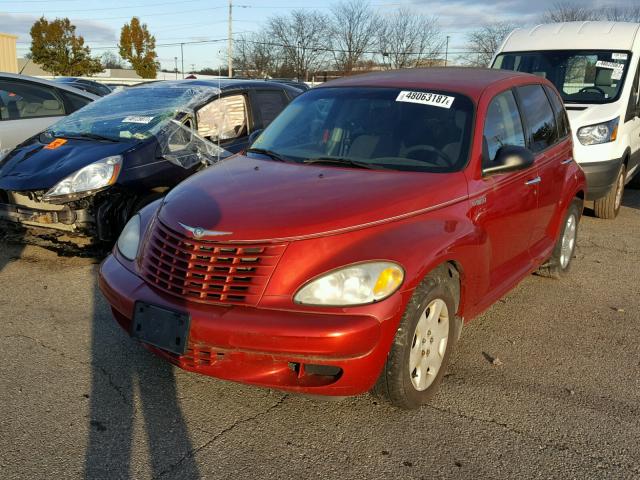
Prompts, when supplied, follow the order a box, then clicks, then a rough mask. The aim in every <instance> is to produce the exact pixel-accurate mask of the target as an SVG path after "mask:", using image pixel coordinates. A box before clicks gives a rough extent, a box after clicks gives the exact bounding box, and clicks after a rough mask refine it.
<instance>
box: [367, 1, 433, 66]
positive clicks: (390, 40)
mask: <svg viewBox="0 0 640 480" xmlns="http://www.w3.org/2000/svg"><path fill="white" fill-rule="evenodd" d="M377 44H378V50H379V51H380V53H381V54H382V61H383V63H384V64H385V66H386V67H387V68H410V67H416V66H418V65H422V64H425V63H429V62H430V61H433V60H434V59H435V58H437V57H438V56H439V55H440V53H441V52H442V50H443V48H444V44H445V40H444V39H443V37H442V33H441V32H440V28H439V26H438V20H437V18H435V17H429V16H426V15H421V14H417V13H416V12H414V11H412V10H408V9H406V8H401V9H399V10H397V11H396V12H395V13H394V14H392V15H390V16H388V17H386V18H384V19H383V21H382V23H381V26H380V28H379V29H378V39H377Z"/></svg>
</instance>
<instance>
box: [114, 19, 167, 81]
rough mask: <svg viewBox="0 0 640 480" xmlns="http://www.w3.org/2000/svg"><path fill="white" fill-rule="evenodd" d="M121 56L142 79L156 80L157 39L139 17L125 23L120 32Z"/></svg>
mask: <svg viewBox="0 0 640 480" xmlns="http://www.w3.org/2000/svg"><path fill="white" fill-rule="evenodd" d="M119 47H120V56H121V57H122V58H124V59H125V60H127V61H128V62H129V63H131V66H132V67H133V68H134V70H135V71H136V73H137V74H138V75H140V76H141V77H142V78H156V73H157V71H158V64H157V62H156V57H157V55H156V51H155V49H156V39H155V37H154V36H153V35H151V34H150V33H149V30H148V29H147V25H146V24H140V20H139V19H138V18H137V17H133V18H132V19H131V22H130V23H128V24H127V23H125V24H124V26H123V27H122V30H121V31H120V45H119Z"/></svg>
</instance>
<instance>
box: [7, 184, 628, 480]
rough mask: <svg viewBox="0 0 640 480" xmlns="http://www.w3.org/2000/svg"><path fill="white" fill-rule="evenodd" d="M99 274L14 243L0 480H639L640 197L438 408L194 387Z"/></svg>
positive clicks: (514, 308)
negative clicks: (126, 323)
mask: <svg viewBox="0 0 640 480" xmlns="http://www.w3.org/2000/svg"><path fill="white" fill-rule="evenodd" d="M97 268H98V266H97V264H95V262H94V261H92V260H89V259H80V258H64V257H58V256H57V255H56V254H55V253H52V252H50V251H47V250H43V249H40V248H38V247H22V246H20V245H14V244H11V245H9V244H6V243H0V325H1V326H2V331H1V332H0V478H2V479H13V478H82V477H85V478H136V479H147V478H163V479H171V478H182V479H185V478H198V477H200V478H234V479H241V478H251V479H256V478H283V479H288V478H291V479H300V478H323V479H324V478H328V479H331V478H341V479H344V478H348V479H357V478H383V479H387V478H416V479H420V478H443V477H448V478H456V477H457V478H531V477H540V478H640V332H639V327H640V191H639V190H628V191H627V192H626V193H625V198H624V207H623V208H622V211H621V213H620V216H619V218H618V219H617V220H615V221H603V220H597V219H595V218H592V217H589V216H588V215H587V216H586V217H584V218H583V221H582V223H581V227H580V232H579V242H578V251H577V256H576V258H575V259H574V264H573V268H572V271H571V272H570V274H569V275H568V276H567V277H566V278H564V279H563V280H561V281H554V280H550V279H546V278H542V277H538V276H535V275H532V276H530V277H528V278H527V279H526V280H525V281H524V282H523V283H522V284H521V285H520V286H519V287H518V288H516V289H515V290H514V291H513V292H511V293H510V294H509V295H508V296H507V297H505V298H504V299H502V300H501V301H500V302H498V303H497V304H496V305H494V306H493V307H492V308H491V309H490V310H488V311H487V312H486V313H485V314H484V315H483V316H482V317H480V318H477V319H476V320H474V321H473V322H471V323H470V324H468V325H467V326H466V327H465V328H464V330H463V334H462V339H461V341H460V343H459V344H458V349H457V353H456V355H455V358H454V361H453V364H452V365H451V366H450V368H449V370H448V375H447V377H446V379H445V381H444V383H443V385H442V389H441V391H440V393H439V394H438V395H437V397H436V399H435V401H434V402H433V403H432V404H431V405H429V406H425V407H424V408H422V409H421V410H419V411H409V412H407V411H401V410H397V409H394V408H392V407H389V406H387V405H386V404H384V403H383V402H380V401H378V400H376V399H375V398H373V397H371V396H369V395H363V396H360V397H356V398H350V399H346V400H342V401H324V400H317V399H312V398H307V397H301V396H297V395H291V394H284V393H282V392H278V391H271V390H266V389H259V388H254V387H249V386H243V385H238V384H233V383H227V382H223V381H219V380H216V379H213V378H208V377H203V376H199V375H194V374H189V373H185V372H183V371H180V370H178V369H176V368H174V367H172V366H169V365H167V364H166V363H164V362H162V361H160V360H159V359H157V358H155V357H154V356H153V355H151V354H150V353H148V352H147V351H146V350H145V349H143V348H142V347H141V346H139V345H138V344H136V343H134V342H133V341H131V340H130V339H129V338H128V337H127V335H126V334H125V333H124V332H122V331H121V330H120V328H119V327H117V326H116V324H115V322H114V321H113V320H112V318H111V315H110V312H109V310H108V308H107V305H106V302H105V301H104V300H103V299H102V297H101V295H100V293H99V291H98V289H97V285H96V272H97Z"/></svg>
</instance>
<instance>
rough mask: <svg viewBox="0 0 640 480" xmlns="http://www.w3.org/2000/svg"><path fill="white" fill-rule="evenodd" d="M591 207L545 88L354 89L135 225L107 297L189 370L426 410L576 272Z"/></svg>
mask: <svg viewBox="0 0 640 480" xmlns="http://www.w3.org/2000/svg"><path fill="white" fill-rule="evenodd" d="M584 196H585V179H584V175H583V173H582V171H581V169H580V168H579V167H578V165H577V164H576V163H575V162H574V161H573V157H572V144H571V136H570V134H569V124H568V122H567V116H566V113H565V111H564V109H563V106H562V101H561V100H560V98H559V96H558V94H557V92H556V90H555V89H554V87H553V86H552V85H551V83H549V82H547V81H546V80H544V79H542V78H538V77H535V76H531V75H527V74H520V73H515V72H507V71H499V70H483V69H478V70H472V69H456V68H447V69H415V70H404V71H397V72H387V73H375V74H371V75H362V76H355V77H350V78H345V79H341V80H338V81H334V82H330V83H327V84H325V85H322V86H321V87H320V88H315V89H313V90H311V91H309V92H307V93H305V94H303V95H301V96H300V97H298V98H297V99H296V100H295V101H293V102H292V103H291V104H290V105H289V106H288V107H287V108H286V109H285V110H284V111H283V113H282V114H281V115H280V116H279V117H278V118H277V119H276V120H275V121H273V123H272V124H271V125H270V126H269V127H268V128H267V129H266V130H265V131H264V132H262V134H261V135H260V137H259V138H258V139H257V141H256V142H255V143H254V144H253V146H252V148H250V149H249V150H248V151H247V152H246V154H245V155H244V156H242V155H237V156H235V157H231V158H230V159H228V160H224V161H222V162H220V163H218V164H216V165H214V166H213V167H211V168H209V169H207V170H205V171H203V172H201V173H199V174H197V175H195V176H193V177H191V178H189V179H188V180H186V181H185V182H184V183H182V184H180V185H179V186H178V187H176V188H175V189H174V190H173V191H171V192H170V193H169V194H168V195H167V196H166V197H165V198H164V199H163V200H161V201H158V202H156V203H154V204H151V205H149V206H148V207H146V208H145V209H143V210H142V211H140V212H139V213H138V214H137V215H135V216H134V217H133V218H131V220H130V221H129V223H128V225H127V227H126V228H125V230H124V232H123V233H122V236H121V238H120V239H119V240H118V243H117V246H116V247H115V248H114V252H113V254H112V255H111V256H110V257H109V258H107V259H106V260H105V262H104V263H103V265H102V268H101V271H100V285H101V288H102V291H103V292H104V295H105V296H106V298H107V299H108V300H109V302H110V304H111V305H112V308H113V313H114V315H115V317H116V319H117V320H118V322H119V323H120V324H121V325H122V327H123V328H124V329H125V330H126V331H127V332H129V334H130V335H131V336H132V337H134V338H136V339H138V340H139V341H141V342H142V343H143V344H144V345H145V346H146V347H147V348H149V349H150V350H151V351H153V352H155V353H156V354H158V355H160V356H162V357H163V358H165V359H166V360H168V361H170V362H172V363H174V364H176V365H178V366H179V367H181V368H184V369H186V370H189V371H193V372H197V373H202V374H205V375H211V376H214V377H218V378H223V379H227V380H234V381H238V382H244V383H250V384H255V385H262V386H265V387H270V388H279V389H284V390H290V391H297V392H304V393H311V394H321V395H337V396H344V395H355V394H359V393H361V392H365V391H368V390H371V389H373V390H374V391H375V392H377V393H379V394H381V395H383V396H385V397H386V398H387V399H389V400H390V401H391V402H392V403H394V404H395V405H398V406H401V407H405V408H413V407H417V406H419V405H421V404H423V403H425V402H426V401H427V400H428V399H429V398H430V397H431V396H432V395H433V394H434V392H435V391H436V389H437V387H438V384H439V383H440V381H441V379H442V377H443V375H444V371H445V367H446V364H447V362H448V360H449V358H450V357H451V352H452V350H453V347H454V345H455V343H456V341H457V339H458V337H459V335H460V331H461V328H462V325H463V323H464V322H467V321H469V320H471V319H472V318H473V317H475V316H477V315H478V314H479V313H480V312H482V311H483V310H485V309H487V308H488V307H489V306H490V305H491V304H492V303H494V302H495V301H496V300H498V299H499V298H500V297H501V296H503V295H504V294H505V293H507V292H508V291H509V290H510V289H512V288H513V287H515V286H516V285H517V284H518V282H519V281H520V280H522V278H523V277H525V276H527V275H529V274H530V273H532V272H534V271H536V270H542V271H544V272H545V273H546V274H547V275H550V276H555V277H559V276H561V275H562V274H563V273H564V272H566V271H567V269H568V268H569V265H570V262H571V258H572V256H573V253H574V249H575V244H576V235H577V226H578V222H579V220H580V215H581V212H582V205H583V199H584Z"/></svg>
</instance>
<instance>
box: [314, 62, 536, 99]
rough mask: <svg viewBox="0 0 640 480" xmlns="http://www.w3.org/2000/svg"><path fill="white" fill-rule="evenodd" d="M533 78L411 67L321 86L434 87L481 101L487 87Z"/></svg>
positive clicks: (507, 73)
mask: <svg viewBox="0 0 640 480" xmlns="http://www.w3.org/2000/svg"><path fill="white" fill-rule="evenodd" d="M521 78H529V79H530V80H532V83H543V81H542V79H540V78H539V77H536V76H534V75H531V74H528V73H520V72H514V71H511V70H498V69H490V68H467V67H436V68H410V69H403V70H391V71H385V72H374V73H367V74H364V75H354V76H350V77H342V78H339V79H337V80H332V81H330V82H327V83H324V84H322V85H319V86H318V87H316V88H330V87H392V88H419V89H433V90H440V91H445V92H451V93H461V94H464V95H467V96H468V97H471V98H472V99H473V100H478V99H479V98H480V96H481V95H482V92H484V91H485V90H486V89H487V88H489V87H490V86H493V85H495V84H508V83H510V82H511V81H513V80H515V79H521Z"/></svg>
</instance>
